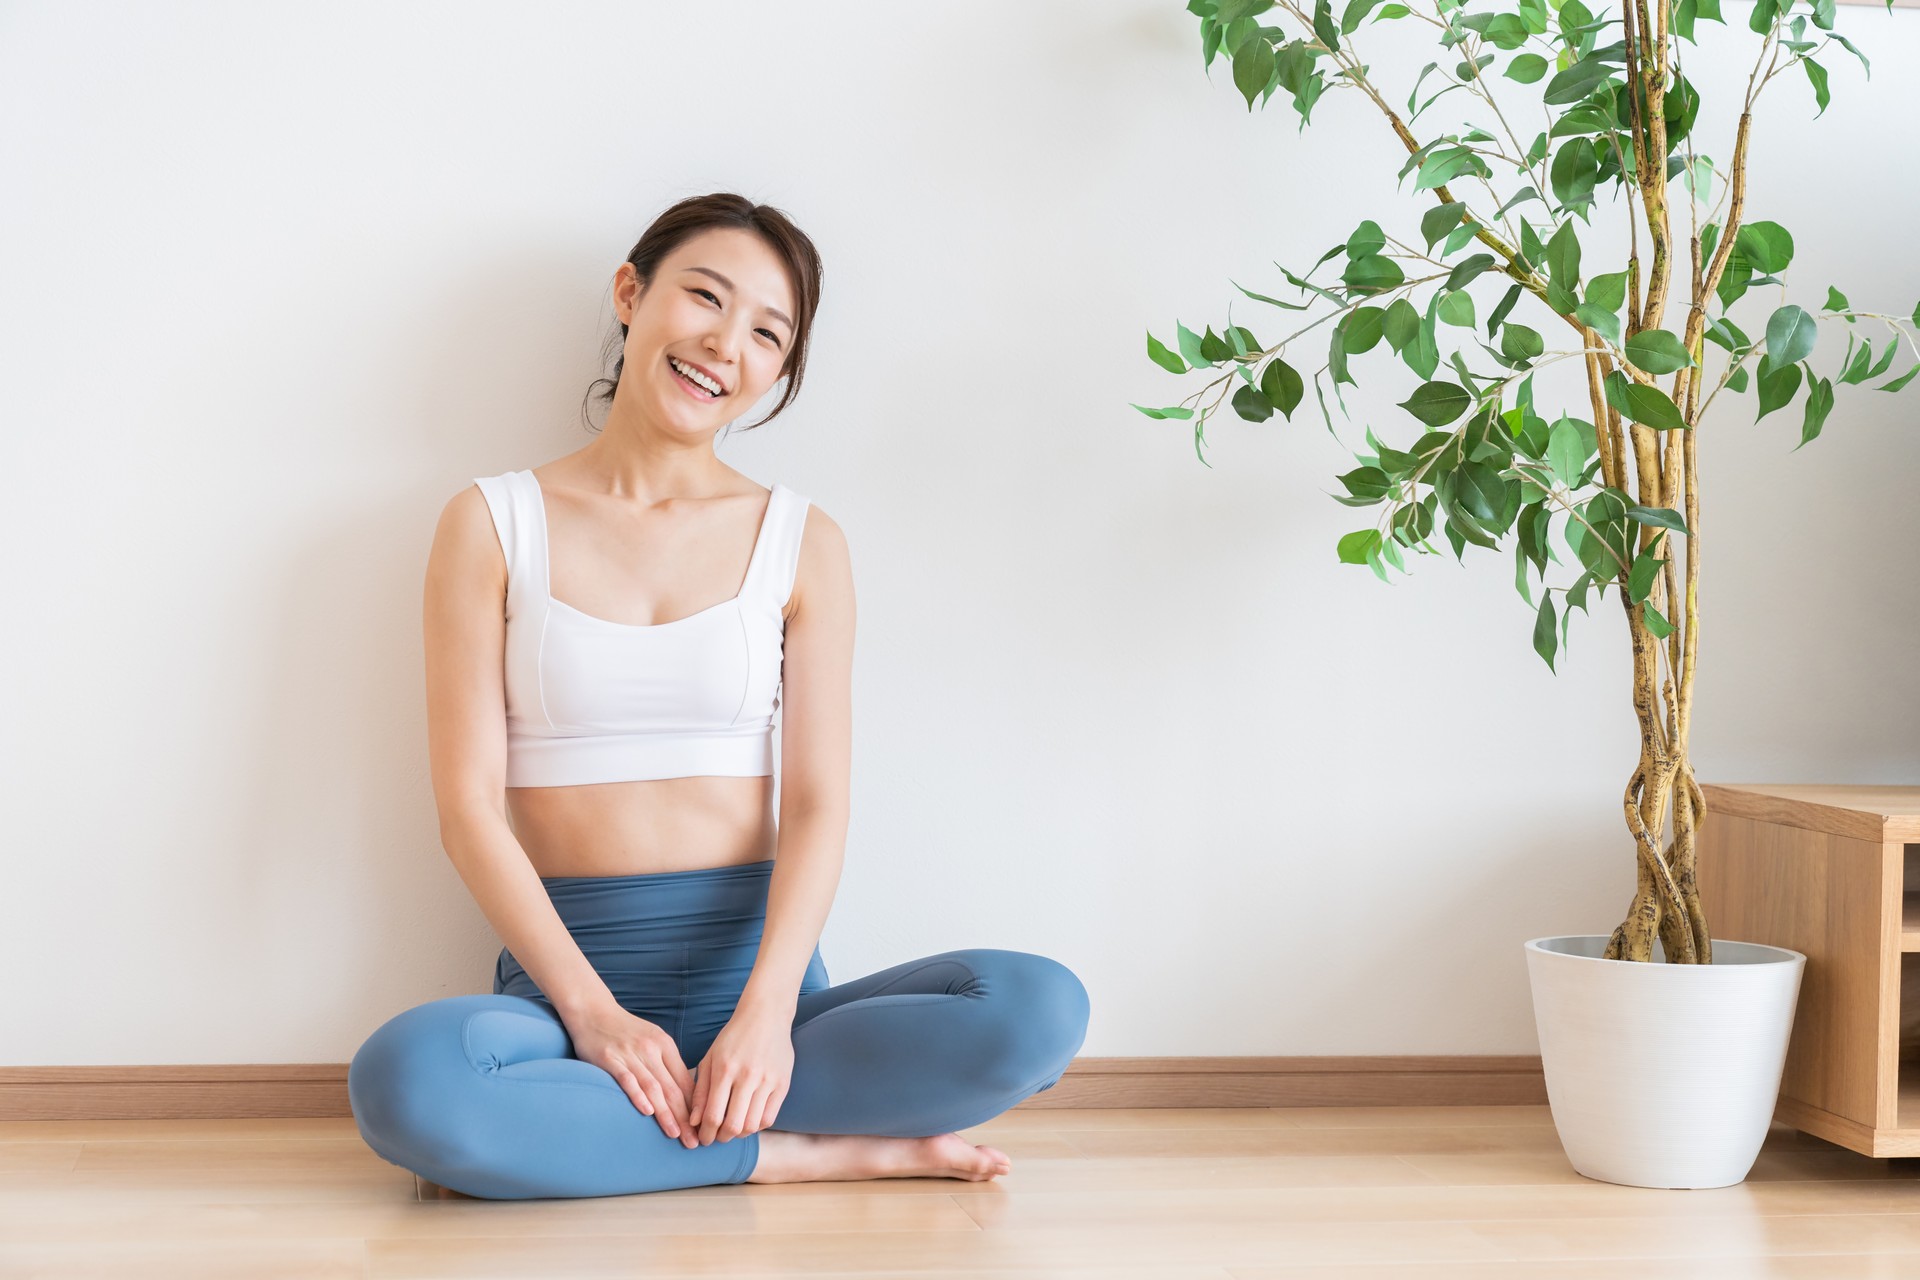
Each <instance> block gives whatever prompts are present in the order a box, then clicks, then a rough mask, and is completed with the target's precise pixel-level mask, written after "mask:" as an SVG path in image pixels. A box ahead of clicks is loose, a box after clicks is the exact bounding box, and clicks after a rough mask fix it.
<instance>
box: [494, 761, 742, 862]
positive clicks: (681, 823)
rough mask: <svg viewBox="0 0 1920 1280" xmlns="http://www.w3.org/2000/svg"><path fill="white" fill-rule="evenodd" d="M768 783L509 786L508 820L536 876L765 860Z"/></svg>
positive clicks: (712, 780) (710, 780) (717, 780)
mask: <svg viewBox="0 0 1920 1280" xmlns="http://www.w3.org/2000/svg"><path fill="white" fill-rule="evenodd" d="M773 787H774V781H773V778H772V776H770V775H769V776H766V777H759V778H726V777H697V778H655V779H648V780H644V781H639V782H596V783H590V784H587V785H584V786H577V787H508V788H507V816H508V817H509V818H510V819H511V820H512V823H513V832H514V835H515V836H516V837H517V838H518V839H519V841H520V847H521V848H523V849H525V850H526V851H527V859H528V860H529V861H530V862H532V863H533V868H534V870H535V871H537V872H538V873H539V874H540V875H541V876H543V877H545V876H633V875H651V874H653V873H655V872H661V871H694V870H700V869H702V868H709V867H730V866H738V865H741V864H744V863H749V862H765V861H766V860H767V859H769V858H771V857H773V856H774V849H775V838H776V834H777V831H778V828H777V826H776V824H775V820H774V813H773Z"/></svg>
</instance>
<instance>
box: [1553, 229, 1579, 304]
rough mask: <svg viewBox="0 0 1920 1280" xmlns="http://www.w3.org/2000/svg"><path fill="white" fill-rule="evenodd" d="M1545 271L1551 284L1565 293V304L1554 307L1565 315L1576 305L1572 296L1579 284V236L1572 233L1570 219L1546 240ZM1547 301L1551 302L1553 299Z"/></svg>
mask: <svg viewBox="0 0 1920 1280" xmlns="http://www.w3.org/2000/svg"><path fill="white" fill-rule="evenodd" d="M1547 273H1548V276H1549V279H1550V280H1551V283H1552V285H1553V286H1554V287H1555V288H1558V289H1559V290H1561V291H1562V292H1563V293H1565V294H1566V295H1567V298H1568V302H1567V305H1566V306H1565V307H1555V308H1554V310H1556V311H1559V312H1560V313H1561V314H1562V315H1565V314H1566V313H1567V312H1570V311H1572V310H1573V309H1574V307H1575V305H1577V304H1576V303H1575V302H1574V301H1572V298H1573V294H1574V290H1575V289H1577V288H1578V287H1579V285H1580V238H1579V237H1578V236H1577V235H1575V234H1574V230H1573V223H1572V221H1571V220H1569V221H1567V222H1563V223H1561V224H1560V229H1559V230H1558V231H1556V232H1554V233H1553V238H1552V239H1551V240H1549V241H1547ZM1547 301H1548V303H1549V304H1551V303H1552V302H1553V299H1552V298H1549V299H1548V300H1547Z"/></svg>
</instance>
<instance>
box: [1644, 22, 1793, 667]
mask: <svg viewBox="0 0 1920 1280" xmlns="http://www.w3.org/2000/svg"><path fill="white" fill-rule="evenodd" d="M1760 2H1761V3H1762V4H1765V3H1766V2H1767V0H1760ZM1640 609H1641V617H1642V618H1643V619H1644V620H1645V621H1646V624H1647V630H1648V631H1651V632H1652V633H1653V638H1654V639H1655V640H1665V639H1666V638H1667V637H1668V636H1670V635H1672V634H1673V624H1672V623H1671V622H1668V621H1667V619H1666V616H1665V615H1664V614H1662V613H1661V612H1660V611H1659V610H1658V609H1656V608H1654V607H1653V606H1652V605H1650V604H1643V605H1641V606H1640Z"/></svg>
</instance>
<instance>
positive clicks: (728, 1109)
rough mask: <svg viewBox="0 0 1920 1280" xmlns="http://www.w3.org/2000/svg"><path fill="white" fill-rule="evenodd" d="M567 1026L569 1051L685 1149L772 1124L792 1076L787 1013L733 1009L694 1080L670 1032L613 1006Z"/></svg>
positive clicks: (604, 1006)
mask: <svg viewBox="0 0 1920 1280" xmlns="http://www.w3.org/2000/svg"><path fill="white" fill-rule="evenodd" d="M566 1025H567V1032H568V1035H569V1037H570V1038H571V1039H572V1041H573V1049H574V1055H575V1056H576V1057H578V1058H579V1059H580V1060H581V1061H583V1062H591V1063H593V1064H594V1065H595V1066H597V1067H599V1068H601V1069H602V1070H603V1071H605V1072H606V1073H607V1074H608V1075H610V1076H612V1077H613V1079H614V1081H615V1083H617V1084H618V1085H619V1086H620V1087H621V1088H622V1089H623V1090H625V1092H626V1094H627V1096H628V1097H629V1098H631V1099H632V1100H633V1104H634V1106H636V1107H638V1108H639V1109H640V1110H641V1111H642V1112H643V1113H645V1114H646V1115H650V1116H653V1117H655V1118H656V1119H657V1120H659V1122H660V1128H661V1129H662V1130H663V1131H664V1132H665V1133H666V1134H667V1136H668V1137H670V1138H677V1139H679V1141H680V1144H681V1145H682V1146H684V1147H686V1148H688V1149H689V1150H691V1149H692V1148H694V1147H696V1146H706V1145H708V1144H710V1143H713V1142H716V1141H718V1142H728V1141H731V1140H732V1139H734V1138H737V1137H740V1136H742V1135H743V1134H749V1133H758V1132H759V1131H760V1130H762V1129H765V1128H768V1127H770V1126H771V1125H772V1124H773V1121H774V1118H775V1117H776V1116H777V1115H778V1114H779V1112H780V1104H781V1103H782V1102H784V1101H785V1100H786V1096H787V1089H788V1086H789V1085H790V1084H791V1083H792V1080H793V1020H792V1018H791V1016H787V1017H781V1016H779V1015H777V1014H771V1013H759V1012H753V1011H749V1010H747V1009H736V1010H735V1011H734V1015H733V1017H732V1018H731V1019H729V1020H728V1022H727V1025H726V1026H724V1027H722V1028H721V1029H720V1034H719V1035H718V1036H716V1037H714V1041H713V1044H712V1045H711V1046H710V1047H709V1048H708V1049H707V1055H706V1057H704V1058H702V1059H701V1060H700V1066H699V1068H698V1073H697V1077H698V1078H697V1079H696V1078H695V1076H694V1075H691V1074H689V1072H688V1071H687V1067H686V1064H685V1063H684V1062H683V1061H682V1060H681V1057H680V1050H679V1047H678V1046H677V1045H675V1044H674V1042H673V1037H671V1036H669V1035H668V1034H667V1033H666V1031H665V1030H664V1029H662V1028H661V1027H660V1026H659V1025H658V1024H656V1023H652V1022H649V1021H647V1020H646V1019H645V1018H641V1017H638V1016H636V1015H634V1014H631V1013H628V1012H627V1011H626V1010H625V1009H623V1008H621V1007H620V1006H618V1005H601V1006H599V1007H597V1008H595V1009H593V1010H591V1011H589V1012H587V1013H585V1014H582V1015H580V1016H579V1017H578V1018H577V1019H574V1020H572V1021H569V1022H567V1024H566Z"/></svg>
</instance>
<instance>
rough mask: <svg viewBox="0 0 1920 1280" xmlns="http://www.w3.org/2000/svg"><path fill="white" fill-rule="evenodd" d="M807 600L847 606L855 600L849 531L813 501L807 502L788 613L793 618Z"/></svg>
mask: <svg viewBox="0 0 1920 1280" xmlns="http://www.w3.org/2000/svg"><path fill="white" fill-rule="evenodd" d="M807 600H811V601H813V602H814V604H815V605H817V606H826V607H832V606H833V605H834V603H835V602H842V603H844V605H845V606H846V607H848V608H851V605H852V601H853V558H852V553H851V552H850V551H849V550H848V548H847V535H846V533H845V531H844V530H842V529H841V528H840V525H839V522H838V521H836V520H835V519H834V518H833V517H832V516H830V515H828V514H827V513H826V512H825V511H823V510H821V509H820V507H819V506H817V505H815V504H813V503H808V505H807V517H806V523H805V524H803V525H802V526H801V530H800V563H799V567H798V569H797V570H796V572H795V573H794V579H793V595H792V598H791V599H789V600H788V601H787V613H786V616H787V617H788V618H792V617H793V616H794V614H795V613H796V612H798V611H799V610H800V608H801V607H802V606H803V604H804V602H805V601H807Z"/></svg>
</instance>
